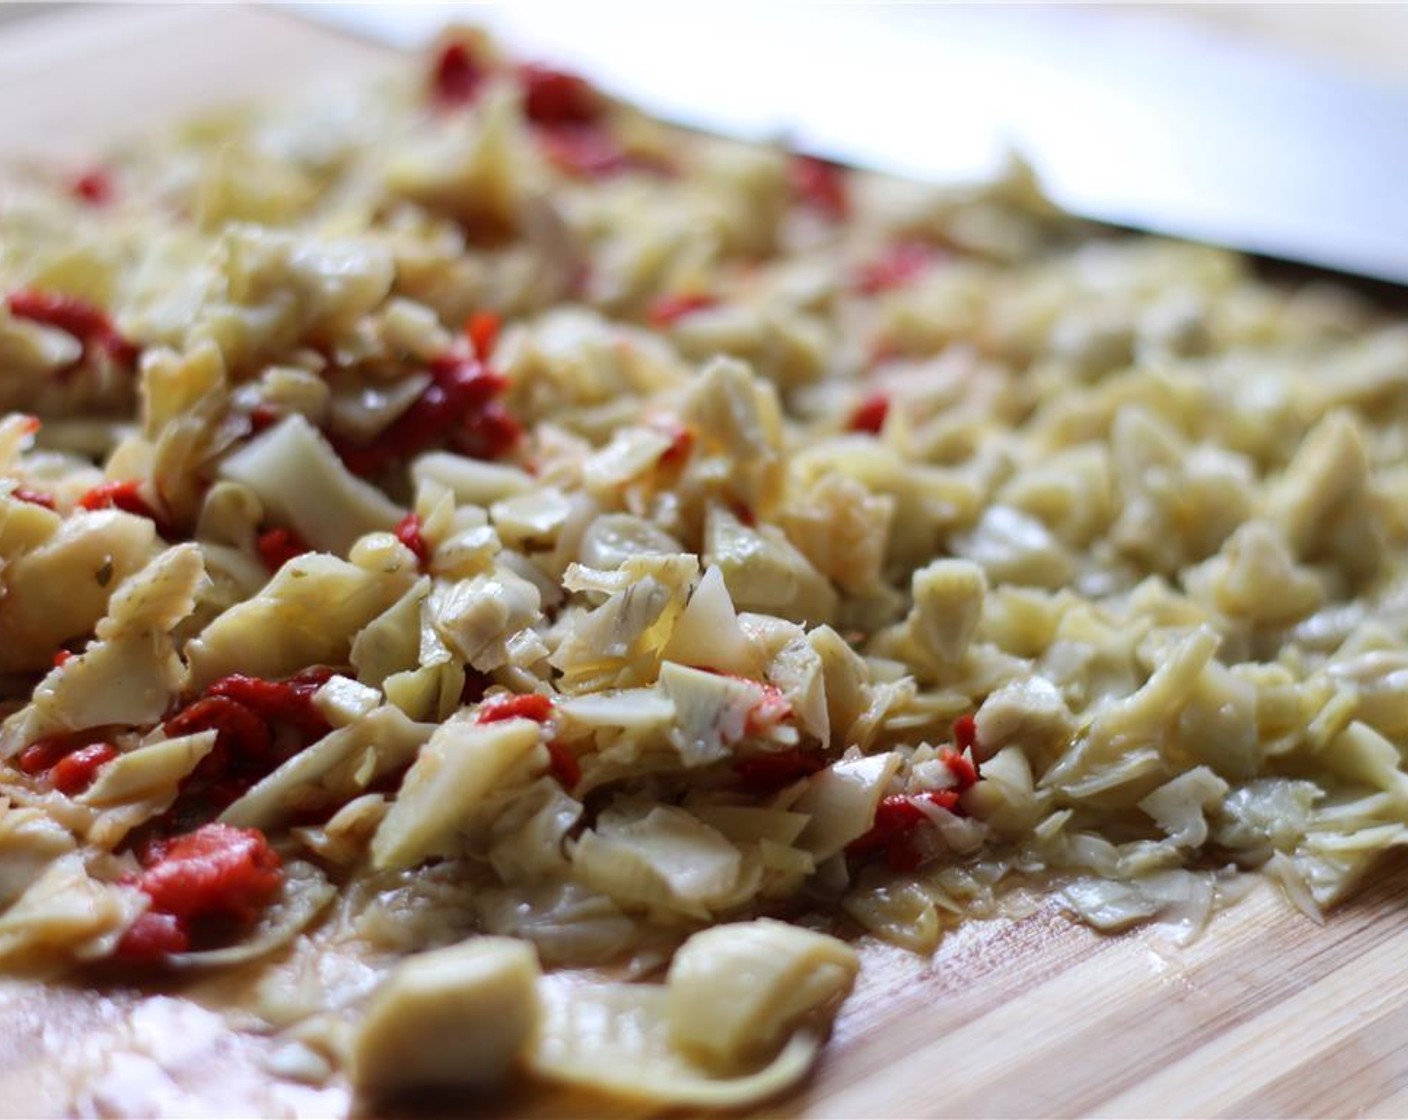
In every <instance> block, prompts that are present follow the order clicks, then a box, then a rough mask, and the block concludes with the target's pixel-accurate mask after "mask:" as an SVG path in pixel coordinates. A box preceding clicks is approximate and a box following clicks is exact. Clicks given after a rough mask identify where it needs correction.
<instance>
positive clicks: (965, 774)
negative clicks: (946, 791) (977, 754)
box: [939, 747, 978, 793]
mask: <svg viewBox="0 0 1408 1120" xmlns="http://www.w3.org/2000/svg"><path fill="white" fill-rule="evenodd" d="M939 761H941V762H942V763H943V764H944V765H945V766H947V767H948V769H949V773H950V774H952V775H953V776H954V777H955V778H956V779H958V790H959V792H960V793H961V792H962V791H963V790H966V789H972V788H973V787H974V786H975V785H977V784H978V767H977V765H976V764H975V763H974V762H973V760H972V759H971V758H969V757H968V756H967V755H966V754H959V753H958V752H957V751H956V750H954V749H953V748H952V747H944V748H943V749H942V750H940V751H939Z"/></svg>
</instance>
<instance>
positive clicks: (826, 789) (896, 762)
mask: <svg viewBox="0 0 1408 1120" xmlns="http://www.w3.org/2000/svg"><path fill="white" fill-rule="evenodd" d="M902 761H903V760H902V759H901V758H900V756H899V755H898V754H896V753H895V752H894V751H886V752H885V753H883V754H876V755H871V756H870V757H868V758H853V759H847V760H845V761H843V762H838V763H836V764H835V765H833V766H828V767H827V768H826V769H825V770H823V771H821V772H820V773H819V774H816V775H814V776H813V777H812V778H811V780H810V781H809V782H808V784H807V788H806V790H805V791H804V792H803V794H802V796H801V797H799V798H798V799H797V800H796V802H795V803H794V804H793V805H792V810H793V812H797V813H806V814H807V815H808V816H810V817H811V820H810V821H809V822H808V824H807V827H806V830H805V831H803V833H802V835H801V837H800V838H799V839H798V841H797V846H798V847H800V848H804V849H806V850H807V851H809V852H811V854H812V855H813V856H814V857H815V858H816V860H817V862H818V863H820V862H821V861H822V860H825V859H829V858H830V857H832V856H834V855H836V854H837V853H838V852H841V851H843V850H844V849H845V847H846V845H847V844H849V843H850V842H851V841H852V840H855V839H857V838H858V837H860V836H862V835H864V834H865V833H866V832H869V831H870V826H871V825H872V824H873V823H874V822H875V807H876V806H877V805H878V804H880V799H881V798H882V797H884V796H885V787H886V786H887V785H888V784H889V782H890V779H891V778H893V777H894V776H895V774H896V772H897V771H898V770H899V768H900V766H901V764H902Z"/></svg>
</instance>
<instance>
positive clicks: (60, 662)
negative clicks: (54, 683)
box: [54, 649, 77, 669]
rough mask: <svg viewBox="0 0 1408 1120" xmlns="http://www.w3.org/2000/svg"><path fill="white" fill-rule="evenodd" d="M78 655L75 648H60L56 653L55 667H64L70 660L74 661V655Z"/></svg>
mask: <svg viewBox="0 0 1408 1120" xmlns="http://www.w3.org/2000/svg"><path fill="white" fill-rule="evenodd" d="M76 656H77V655H76V654H75V653H74V652H73V650H71V649H61V650H59V652H58V653H56V654H54V668H55V669H62V668H63V667H64V666H65V665H67V664H68V663H69V662H70V661H72V660H73V659H74V657H76Z"/></svg>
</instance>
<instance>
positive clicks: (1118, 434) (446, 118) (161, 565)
mask: <svg viewBox="0 0 1408 1120" xmlns="http://www.w3.org/2000/svg"><path fill="white" fill-rule="evenodd" d="M0 285H3V304H0V407H3V409H5V410H6V411H7V413H8V415H6V416H5V417H4V419H3V420H0V689H3V693H0V695H3V697H4V703H5V716H6V718H5V720H4V724H3V729H0V758H3V760H4V766H3V784H2V788H3V800H0V869H3V874H0V907H3V908H4V909H3V911H2V912H0V965H3V966H4V967H6V968H8V969H10V970H14V971H28V970H34V969H50V970H52V969H57V970H60V971H64V972H68V973H70V974H72V975H75V976H78V977H82V978H90V979H91V980H92V981H93V982H95V983H98V982H103V981H104V980H105V979H106V978H110V977H111V976H112V975H113V974H114V973H115V972H116V973H117V974H120V975H122V976H123V977H125V978H127V979H128V980H131V979H133V978H137V979H140V978H142V977H151V978H153V979H160V978H163V977H165V976H166V975H167V974H170V973H173V972H182V973H185V972H190V971H194V970H220V969H228V970H234V969H242V970H248V975H249V976H250V983H249V984H248V985H247V986H246V990H247V991H248V993H249V1005H248V1006H247V1007H246V1008H245V1011H246V1013H249V1012H252V1013H253V1014H254V1015H255V1016H257V1017H258V1021H260V1022H262V1023H263V1025H264V1028H265V1029H267V1030H268V1031H269V1032H271V1033H274V1032H277V1033H279V1034H280V1035H282V1036H283V1037H285V1038H286V1039H288V1040H289V1041H290V1043H291V1044H294V1045H296V1046H298V1047H302V1048H303V1050H302V1051H301V1052H303V1053H305V1054H306V1056H307V1057H308V1061H309V1066H308V1068H309V1069H311V1070H312V1073H311V1074H310V1076H314V1077H317V1076H336V1075H338V1074H337V1071H340V1070H345V1071H346V1072H347V1073H348V1074H350V1076H351V1077H352V1079H353V1081H354V1083H355V1084H356V1085H358V1086H359V1087H360V1088H362V1089H364V1090H366V1091H368V1092H377V1093H381V1092H395V1091H398V1090H401V1089H406V1088H418V1087H421V1086H425V1085H434V1084H443V1083H449V1084H455V1085H465V1086H480V1085H488V1084H492V1083H494V1082H497V1081H500V1080H502V1079H503V1078H505V1077H506V1076H508V1075H510V1073H512V1072H513V1071H518V1073H519V1074H520V1075H525V1074H526V1075H531V1076H533V1077H537V1078H541V1079H543V1080H545V1081H550V1082H562V1083H569V1084H585V1085H590V1086H593V1087H595V1088H598V1089H603V1090H606V1091H609V1092H617V1093H623V1094H633V1095H637V1096H646V1097H650V1098H656V1099H659V1100H662V1101H666V1102H674V1103H678V1104H693V1105H701V1106H711V1105H721V1106H728V1105H738V1104H743V1103H747V1102H749V1101H754V1100H757V1099H759V1098H761V1097H765V1096H767V1095H769V1094H772V1093H775V1092H777V1091H779V1090H781V1089H783V1088H785V1087H787V1086H788V1085H791V1084H793V1083H794V1082H796V1081H797V1079H799V1078H800V1077H801V1076H802V1075H803V1074H804V1073H805V1071H806V1070H807V1069H808V1067H809V1065H810V1064H811V1062H812V1060H813V1058H814V1057H815V1055H816V1053H817V1052H818V1049H819V1047H820V1046H821V1043H822V1040H823V1039H824V1037H825V1033H826V1030H827V1028H828V1026H829V1023H830V1021H831V1017H832V1016H833V1015H834V1013H835V1011H836V1008H837V1007H838V1005H839V1003H840V1002H841V1001H842V1000H843V999H844V997H845V995H846V993H847V992H848V991H849V990H850V988H851V985H852V983H853V981H854V978H855V975H856V972H857V968H858V961H859V958H858V956H857V954H856V952H855V951H854V950H853V949H852V948H851V947H849V944H848V941H849V940H851V939H853V937H854V935H855V934H856V933H857V932H864V933H869V934H873V935H876V936H878V937H881V938H884V939H887V940H889V941H893V942H896V943H899V944H901V945H904V946H908V947H911V948H913V949H915V950H919V951H930V950H932V949H934V948H935V946H936V945H937V944H938V942H939V940H940V938H941V937H942V935H943V931H944V930H945V929H946V928H948V927H951V926H952V925H953V924H954V923H956V922H959V921H962V920H965V919H978V918H983V917H989V916H992V915H995V914H998V913H1000V912H1001V911H1002V905H1003V899H1004V896H1005V895H1007V893H1008V892H1009V890H1010V889H1011V888H1013V887H1016V886H1023V887H1026V888H1033V887H1036V888H1040V889H1042V890H1045V891H1047V892H1049V893H1050V894H1052V895H1053V896H1055V897H1058V898H1059V899H1060V900H1061V904H1062V905H1063V906H1065V907H1066V908H1067V909H1068V910H1069V911H1070V912H1071V913H1072V914H1073V915H1074V916H1076V917H1077V918H1079V919H1081V920H1084V921H1086V922H1089V923H1091V924H1093V925H1095V926H1097V927H1099V928H1101V929H1119V928H1123V927H1127V926H1130V925H1132V924H1135V923H1139V922H1144V921H1157V922H1163V923H1167V924H1169V925H1171V926H1172V927H1174V928H1175V929H1176V930H1177V931H1179V932H1180V933H1181V934H1182V935H1192V934H1194V933H1196V932H1197V931H1198V930H1199V929H1200V928H1201V927H1202V926H1203V924H1204V923H1205V922H1206V921H1207V919H1208V916H1209V914H1210V913H1211V912H1212V911H1213V910H1214V909H1215V907H1216V906H1217V905H1218V904H1219V903H1220V902H1221V901H1223V900H1225V899H1228V898H1230V897H1232V896H1234V895H1235V894H1236V893H1237V890H1238V889H1239V885H1240V884H1241V882H1242V880H1243V878H1244V876H1245V874H1246V873H1250V872H1257V871H1259V872H1261V873H1264V874H1265V875H1268V876H1271V877H1272V878H1274V879H1275V880H1276V881H1277V882H1279V883H1280V884H1281V885H1282V886H1283V887H1284V889H1285V891H1286V893H1287V894H1288V895H1289V896H1290V898H1291V899H1292V900H1294V901H1295V902H1296V903H1297V904H1298V905H1300V906H1301V907H1302V908H1304V909H1306V910H1307V911H1310V912H1312V913H1318V912H1319V910H1320V909H1321V908H1322V907H1325V906H1328V905H1330V904H1332V903H1334V902H1335V901H1336V900H1337V899H1339V898H1340V897H1342V896H1343V895H1344V894H1345V892H1346V891H1347V890H1348V889H1349V888H1350V887H1351V886H1352V885H1353V884H1354V882H1355V881H1356V880H1357V879H1358V878H1359V877H1360V876H1361V875H1363V874H1364V873H1365V871H1366V870H1367V869H1369V868H1370V867H1371V866H1372V864H1373V862H1374V860H1375V858H1376V857H1377V856H1378V855H1379V854H1380V853H1381V852H1382V851H1383V850H1384V849H1385V848H1387V847H1390V846H1392V845H1397V844H1402V843H1403V842H1404V841H1405V836H1408V832H1405V825H1406V824H1408V774H1405V770H1404V767H1403V754H1402V752H1403V750H1404V748H1405V746H1408V564H1406V563H1405V559H1406V558H1408V465H1405V463H1408V460H1405V456H1404V450H1405V447H1408V329H1405V328H1404V327H1403V326H1401V325H1396V324H1393V323H1388V322H1385V321H1383V320H1382V319H1381V318H1380V317H1379V316H1378V315H1377V314H1376V313H1375V312H1374V311H1373V310H1372V309H1371V308H1369V307H1367V306H1364V305H1362V304H1360V303H1358V302H1357V301H1356V300H1354V299H1352V298H1351V297H1349V296H1348V295H1346V294H1345V293H1342V292H1337V291H1332V290H1326V289H1320V288H1316V287H1306V288H1301V289H1296V290H1289V289H1285V288H1278V287H1272V286H1270V285H1268V284H1265V283H1263V282H1260V281H1258V280H1257V279H1256V278H1255V277H1253V276H1252V274H1251V273H1250V272H1249V269H1248V266H1247V264H1246V263H1245V262H1243V261H1242V260H1240V259H1239V258H1237V257H1235V256H1233V255H1230V254H1228V253H1225V252H1221V251H1218V250H1214V249H1210V248H1202V247H1195V246H1189V245H1183V244H1175V243H1170V242H1164V241H1159V240H1154V239H1150V238H1135V237H1121V238H1111V237H1108V236H1100V235H1097V234H1095V233H1094V232H1093V231H1091V230H1089V229H1086V228H1083V227H1082V226H1080V225H1079V224H1077V223H1075V222H1073V221H1071V220H1070V219H1068V218H1066V217H1065V216H1063V215H1061V214H1060V213H1058V212H1056V211H1055V210H1053V209H1052V208H1051V207H1049V206H1048V205H1046V204H1045V203H1044V202H1043V200H1042V198H1041V196H1040V194H1039V193H1038V191H1037V190H1036V188H1035V186H1034V184H1033V183H1032V181H1031V179H1030V177H1029V176H1028V175H1026V174H1025V173H1024V172H1023V171H1022V170H1021V169H1020V168H1016V169H1014V170H1013V172H1012V174H1011V175H1010V176H1009V177H1007V178H1006V179H1004V180H1003V181H1001V182H997V183H993V184H987V185H984V186H981V187H977V188H971V189H970V188H964V189H953V188H950V189H943V190H940V189H934V188H928V187H919V186H916V185H913V184H906V183H899V182H895V181H890V180H884V179H880V178H875V177H869V176H863V175H861V174H859V173H854V172H849V171H847V170H844V169H842V168H840V167H837V166H835V165H832V164H830V163H827V162H825V161H822V160H819V159H816V158H812V157H809V156H805V155H799V154H795V153H789V152H788V151H785V150H783V149H781V148H768V147H749V146H743V145H740V144H736V143H733V142H729V141H725V140H721V139H717V138H712V137H707V136H701V135H697V134H693V133H686V132H683V131H680V130H677V129H674V128H671V127H669V126H666V125H664V124H661V123H659V122H656V121H654V120H651V119H649V118H647V117H644V116H642V115H641V114H639V113H638V112H636V111H635V110H633V109H632V108H630V107H629V106H627V105H623V104H620V103H618V102H617V101H615V100H613V99H612V98H610V97H609V96H607V95H606V94H605V93H603V92H601V91H600V90H598V89H597V88H596V87H594V86H593V85H591V84H589V83H588V82H587V81H585V80H583V79H582V78H580V77H577V76H575V75H571V74H567V73H563V72H561V71H559V70H555V69H552V68H550V67H547V66H543V65H538V64H526V63H518V62H514V61H512V60H509V59H507V58H505V57H503V56H502V55H501V54H500V53H499V52H498V50H497V49H496V48H495V46H494V45H493V44H492V43H490V42H488V41H487V40H486V39H485V38H483V37H482V36H480V35H478V34H477V33H473V32H454V33H448V34H446V35H445V36H444V37H443V38H442V40H441V41H440V42H439V43H438V44H437V45H436V47H435V50H434V52H433V55H432V58H431V60H430V62H429V64H428V65H427V66H425V67H423V68H421V69H419V70H418V71H416V72H415V73H413V74H410V75H408V76H405V77H403V78H401V79H398V80H396V81H393V82H391V83H389V84H387V85H384V86H377V87H375V88H368V89H366V90H364V91H354V92H349V91H346V90H340V91H338V95H337V96H336V97H335V98H329V99H327V100H312V101H310V102H308V103H303V104H297V105H291V106H284V107H282V108H279V109H274V110H259V111H255V110H250V111H247V112H245V113H242V114H235V113H224V114H221V115H220V116H219V117H218V118H214V119H211V120H206V121H198V122H193V123H191V124H190V125H188V126H187V127H185V128H183V129H182V130H181V131H179V132H178V133H176V134H175V135H172V136H170V137H166V138H163V139H161V140H159V141H156V140H154V141H151V142H149V143H144V144H141V145H137V146H134V147H132V148H130V149H127V150H124V151H120V152H116V153H114V154H113V155H112V156H111V157H110V158H109V159H107V160H105V161H104V162H102V163H101V164H98V165H95V166H93V167H90V168H83V169H70V168H39V169H36V168H32V167H31V168H28V169H27V170H24V171H15V172H12V173H7V175H6V178H5V180H4V183H3V195H2V196H0ZM329 962H333V963H331V964H330V963H329ZM583 969H589V970H590V971H585V972H584V971H581V970H583ZM569 981H570V982H569ZM245 1021H246V1022H248V1021H249V1020H248V1019H246V1020H245Z"/></svg>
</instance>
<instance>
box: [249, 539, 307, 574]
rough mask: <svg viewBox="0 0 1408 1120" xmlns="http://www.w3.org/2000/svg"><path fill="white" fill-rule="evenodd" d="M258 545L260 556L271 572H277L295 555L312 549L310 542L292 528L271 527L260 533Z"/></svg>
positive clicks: (300, 554)
mask: <svg viewBox="0 0 1408 1120" xmlns="http://www.w3.org/2000/svg"><path fill="white" fill-rule="evenodd" d="M256 547H257V548H258V549H259V558H260V559H261V560H263V561H264V565H265V567H267V568H268V569H269V570H270V571H271V572H277V571H278V570H279V569H280V568H282V567H283V566H284V565H285V564H287V563H288V562H289V561H290V560H292V559H293V558H294V557H295V556H302V555H303V554H304V553H305V552H311V551H312V547H311V546H310V545H309V544H308V542H307V541H305V540H304V539H303V538H302V537H300V536H299V535H298V534H297V533H295V532H294V531H293V530H292V529H269V530H268V531H267V532H263V533H260V534H259V540H258V541H257V542H256Z"/></svg>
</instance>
